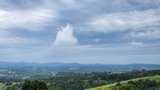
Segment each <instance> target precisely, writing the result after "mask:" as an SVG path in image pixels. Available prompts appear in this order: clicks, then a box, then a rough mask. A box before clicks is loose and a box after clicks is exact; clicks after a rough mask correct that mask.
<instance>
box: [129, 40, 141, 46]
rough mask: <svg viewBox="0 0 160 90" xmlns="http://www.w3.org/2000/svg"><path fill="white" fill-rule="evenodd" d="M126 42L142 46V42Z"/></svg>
mask: <svg viewBox="0 0 160 90" xmlns="http://www.w3.org/2000/svg"><path fill="white" fill-rule="evenodd" d="M128 44H129V45H132V46H143V43H142V42H135V41H132V42H129V43H128Z"/></svg>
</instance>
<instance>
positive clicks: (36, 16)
mask: <svg viewBox="0 0 160 90" xmlns="http://www.w3.org/2000/svg"><path fill="white" fill-rule="evenodd" d="M0 17H1V19H0V23H1V24H0V29H1V30H2V29H9V28H12V27H13V28H15V27H24V28H27V29H33V30H36V31H38V30H39V29H37V28H38V27H41V26H43V25H45V24H46V22H47V21H49V20H51V19H52V20H54V19H56V18H57V13H56V12H54V11H52V10H49V9H41V8H39V9H32V10H9V11H7V10H2V9H0Z"/></svg>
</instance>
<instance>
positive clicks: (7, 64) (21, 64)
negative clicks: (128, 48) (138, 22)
mask: <svg viewBox="0 0 160 90" xmlns="http://www.w3.org/2000/svg"><path fill="white" fill-rule="evenodd" d="M94 66H96V67H106V66H107V67H115V66H116V67H121V66H130V67H134V66H136V67H152V66H154V67H155V66H157V67H159V66H160V64H80V63H59V62H52V63H36V62H2V61H1V62H0V68H3V67H94Z"/></svg>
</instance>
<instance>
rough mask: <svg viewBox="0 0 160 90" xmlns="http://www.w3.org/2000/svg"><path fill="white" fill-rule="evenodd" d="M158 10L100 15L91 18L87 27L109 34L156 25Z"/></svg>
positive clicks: (158, 18) (158, 19)
mask: <svg viewBox="0 0 160 90" xmlns="http://www.w3.org/2000/svg"><path fill="white" fill-rule="evenodd" d="M158 11H159V10H152V9H151V10H146V11H130V12H118V13H110V14H102V15H99V16H96V17H93V18H92V19H91V21H90V22H89V25H90V26H91V27H92V28H93V29H91V30H94V31H98V32H111V31H117V30H118V31H119V30H126V29H136V28H139V27H143V26H148V25H157V24H159V21H160V17H159V16H160V13H159V12H158Z"/></svg>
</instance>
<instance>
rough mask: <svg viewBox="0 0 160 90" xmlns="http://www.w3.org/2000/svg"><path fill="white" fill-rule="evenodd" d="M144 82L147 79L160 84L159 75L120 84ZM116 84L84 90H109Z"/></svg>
mask: <svg viewBox="0 0 160 90" xmlns="http://www.w3.org/2000/svg"><path fill="white" fill-rule="evenodd" d="M141 79H143V80H145V79H149V80H155V81H157V82H160V75H157V76H148V77H142V78H136V79H130V80H126V81H121V82H120V83H121V84H126V83H127V82H128V81H138V80H141ZM116 84H117V83H113V84H108V85H104V86H100V87H95V88H90V89H85V90H111V89H112V87H113V86H115V85H116Z"/></svg>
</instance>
